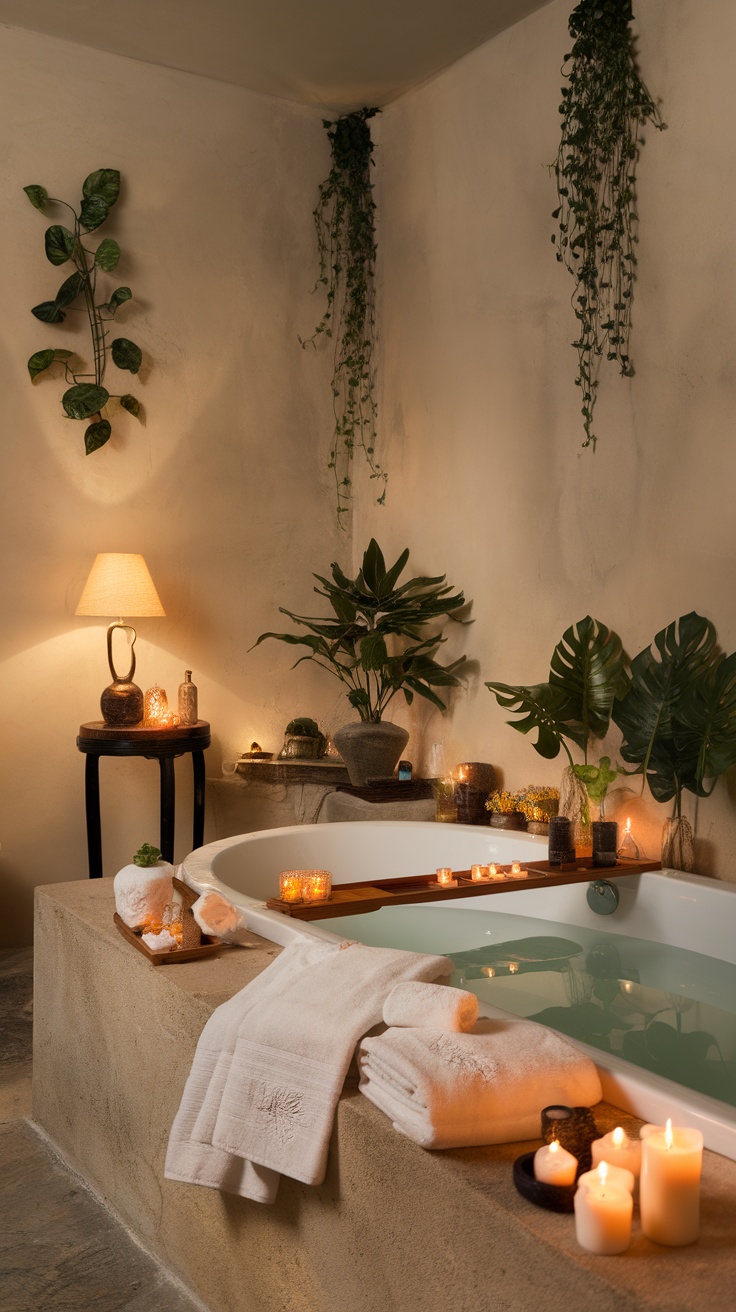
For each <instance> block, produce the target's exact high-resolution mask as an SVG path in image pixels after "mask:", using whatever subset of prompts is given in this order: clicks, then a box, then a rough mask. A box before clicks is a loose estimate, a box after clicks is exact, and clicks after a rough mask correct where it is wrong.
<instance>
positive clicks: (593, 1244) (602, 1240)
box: [574, 1162, 634, 1256]
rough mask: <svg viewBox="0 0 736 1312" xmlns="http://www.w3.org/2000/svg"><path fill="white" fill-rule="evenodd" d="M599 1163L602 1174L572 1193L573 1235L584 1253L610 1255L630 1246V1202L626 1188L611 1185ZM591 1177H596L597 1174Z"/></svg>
mask: <svg viewBox="0 0 736 1312" xmlns="http://www.w3.org/2000/svg"><path fill="white" fill-rule="evenodd" d="M605 1165H606V1164H605V1162H603V1163H601V1167H600V1168H599V1171H602V1175H601V1176H599V1178H598V1179H597V1180H596V1181H595V1182H594V1183H591V1184H590V1185H589V1186H588V1187H587V1188H581V1187H580V1184H579V1183H578V1190H577V1193H576V1194H575V1200H574V1207H575V1235H576V1238H577V1241H578V1243H579V1244H580V1247H581V1248H584V1249H585V1250H586V1252H588V1253H598V1254H602V1255H608V1256H610V1255H612V1254H614V1253H623V1252H624V1251H625V1249H627V1248H628V1246H629V1244H630V1243H631V1215H632V1212H633V1210H634V1200H633V1198H632V1196H631V1194H630V1193H629V1191H628V1189H622V1188H621V1187H620V1185H616V1184H611V1183H610V1182H609V1180H608V1179H607V1178H606V1172H605V1170H603V1168H604V1167H605ZM592 1174H594V1175H596V1176H598V1174H599V1172H598V1171H594V1172H592Z"/></svg>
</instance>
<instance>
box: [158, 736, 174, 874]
mask: <svg viewBox="0 0 736 1312" xmlns="http://www.w3.org/2000/svg"><path fill="white" fill-rule="evenodd" d="M159 767H160V769H161V855H162V857H163V859H164V861H170V862H171V864H172V865H173V863H174V822H175V820H176V801H175V795H174V758H173V756H162V757H160V758H159Z"/></svg>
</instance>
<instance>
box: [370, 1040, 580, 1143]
mask: <svg viewBox="0 0 736 1312" xmlns="http://www.w3.org/2000/svg"><path fill="white" fill-rule="evenodd" d="M358 1065H359V1068H360V1090H361V1093H364V1094H365V1096H366V1098H369V1099H370V1101H371V1102H373V1103H375V1105H376V1106H377V1107H380V1109H381V1111H382V1112H385V1114H386V1115H387V1116H389V1117H390V1118H391V1120H392V1121H393V1124H394V1128H395V1129H396V1130H399V1131H400V1132H401V1133H402V1134H405V1135H407V1136H408V1137H409V1138H410V1139H413V1140H414V1141H415V1142H416V1143H418V1144H421V1145H422V1147H423V1148H463V1147H471V1146H473V1145H476V1144H492V1143H514V1142H516V1141H517V1140H520V1139H531V1138H538V1136H539V1126H540V1114H541V1110H542V1108H543V1107H547V1106H550V1105H551V1104H553V1103H561V1104H565V1105H568V1106H571V1105H572V1106H578V1107H591V1106H593V1104H594V1103H596V1102H598V1101H599V1100H600V1098H601V1097H602V1089H601V1083H600V1079H599V1076H598V1072H597V1070H596V1068H595V1065H594V1063H593V1062H592V1061H591V1060H590V1059H589V1058H588V1057H585V1056H583V1054H582V1053H580V1052H579V1051H578V1050H577V1049H576V1048H575V1047H574V1046H573V1045H572V1044H571V1043H569V1042H568V1041H567V1040H566V1039H563V1038H562V1037H561V1036H560V1035H559V1034H555V1033H554V1032H553V1031H552V1030H548V1029H546V1028H545V1027H544V1026H543V1025H538V1024H536V1023H535V1022H533V1021H524V1020H486V1019H481V1020H479V1021H478V1022H477V1023H476V1025H475V1026H474V1027H473V1031H472V1033H470V1034H465V1033H454V1034H450V1033H447V1032H445V1031H441V1030H429V1029H390V1030H387V1031H386V1033H385V1034H380V1035H378V1036H376V1037H373V1038H366V1039H364V1040H363V1041H362V1043H361V1044H360V1047H359V1049H358Z"/></svg>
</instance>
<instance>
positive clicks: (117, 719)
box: [75, 551, 166, 728]
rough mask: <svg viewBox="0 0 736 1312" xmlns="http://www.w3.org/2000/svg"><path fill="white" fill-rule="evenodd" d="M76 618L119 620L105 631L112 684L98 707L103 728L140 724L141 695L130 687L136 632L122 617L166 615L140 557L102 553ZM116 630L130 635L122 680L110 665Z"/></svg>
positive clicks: (134, 686)
mask: <svg viewBox="0 0 736 1312" xmlns="http://www.w3.org/2000/svg"><path fill="white" fill-rule="evenodd" d="M75 614H76V615H98V616H101V617H104V618H109V617H110V616H111V615H119V616H121V618H120V619H117V620H114V621H113V622H112V624H110V625H109V627H108V630H107V659H108V663H109V665H110V673H111V674H112V680H113V681H112V683H111V684H110V686H109V687H108V688H106V689H105V691H104V692H103V694H102V697H101V698H100V706H101V708H102V718H103V720H104V721H105V724H109V725H112V726H114V727H116V728H119V727H122V726H124V725H133V724H139V723H140V721H141V720H142V719H143V693H142V692H141V690H140V688H138V687H137V686H136V684H134V683H133V675H134V674H135V651H134V650H133V649H134V647H135V639H136V632H135V629H134V628H133V626H132V624H126V623H125V620H124V619H122V616H123V615H128V616H130V617H131V618H132V619H138V618H144V617H149V616H154V615H165V614H166V611H165V610H164V608H163V606H162V605H161V601H160V598H159V595H158V593H157V591H156V588H155V587H154V583H153V579H152V578H151V575H150V574H149V572H148V566H147V565H146V562H145V560H144V559H143V557H142V556H139V555H134V554H133V553H130V552H120V551H108V552H102V553H101V554H99V555H98V556H96V557H95V563H94V565H93V566H92V569H91V570H90V573H89V578H88V579H87V582H86V583H85V585H84V589H83V591H82V595H81V597H80V598H79V605H78V606H77V609H76V611H75ZM115 629H129V630H130V632H131V633H132V634H133V638H132V641H131V644H130V669H129V670H128V672H127V674H126V675H125V676H121V675H119V674H118V673H117V671H116V669H115V665H114V663H113V658H112V635H113V631H114V630H115Z"/></svg>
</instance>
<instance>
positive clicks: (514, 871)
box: [511, 861, 521, 875]
mask: <svg viewBox="0 0 736 1312" xmlns="http://www.w3.org/2000/svg"><path fill="white" fill-rule="evenodd" d="M520 870H521V866H520V864H519V862H518V861H513V862H512V864H511V873H512V875H518V873H519V871H520Z"/></svg>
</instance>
